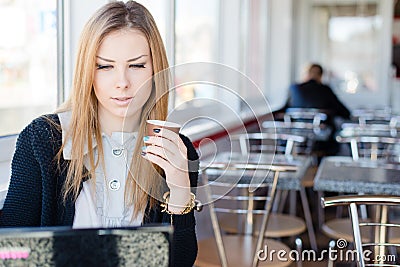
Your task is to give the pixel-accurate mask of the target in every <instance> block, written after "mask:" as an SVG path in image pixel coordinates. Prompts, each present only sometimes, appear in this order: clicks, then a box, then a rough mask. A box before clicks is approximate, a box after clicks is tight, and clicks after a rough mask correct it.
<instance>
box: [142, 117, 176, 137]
mask: <svg viewBox="0 0 400 267" xmlns="http://www.w3.org/2000/svg"><path fill="white" fill-rule="evenodd" d="M161 128H165V129H168V130H170V131H173V132H175V133H179V130H180V129H181V125H180V124H177V123H174V122H169V121H160V120H147V125H146V131H147V135H154V131H153V129H161Z"/></svg>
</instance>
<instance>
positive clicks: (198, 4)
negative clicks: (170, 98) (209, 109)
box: [175, 0, 219, 106]
mask: <svg viewBox="0 0 400 267" xmlns="http://www.w3.org/2000/svg"><path fill="white" fill-rule="evenodd" d="M218 17H219V1H216V0H203V1H196V0H177V1H176V24H175V25H176V26H175V27H176V28H175V37H176V40H175V42H176V49H175V60H176V62H175V63H176V64H183V63H188V62H218V37H217V36H218V27H219V24H218ZM180 73H181V75H184V76H185V77H179V76H178V75H177V76H176V77H175V78H176V81H175V82H176V84H177V85H179V84H180V80H182V78H184V79H185V80H188V79H189V80H190V76H191V73H190V72H189V73H184V72H180ZM196 77H198V74H196ZM216 91H217V90H214V89H213V88H210V87H209V86H204V85H201V84H190V85H186V86H178V87H177V89H176V92H175V93H176V95H175V106H180V105H181V104H183V103H185V102H187V101H190V100H191V99H193V98H195V97H204V98H214V96H215V94H216Z"/></svg>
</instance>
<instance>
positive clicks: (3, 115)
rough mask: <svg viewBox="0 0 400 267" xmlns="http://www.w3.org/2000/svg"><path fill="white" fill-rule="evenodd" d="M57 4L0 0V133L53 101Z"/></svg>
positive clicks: (17, 129)
mask: <svg viewBox="0 0 400 267" xmlns="http://www.w3.org/2000/svg"><path fill="white" fill-rule="evenodd" d="M56 4H57V1H54V0H41V1H36V0H2V1H0V35H1V36H2V37H1V38H0V135H8V134H15V133H18V132H20V131H21V130H22V128H23V127H24V126H25V125H26V124H28V123H29V122H30V121H31V120H32V119H33V118H35V117H37V116H39V115H41V114H44V113H50V112H52V111H54V109H55V107H56V105H57V26H56V16H57V15H56Z"/></svg>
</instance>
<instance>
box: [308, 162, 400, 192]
mask: <svg viewBox="0 0 400 267" xmlns="http://www.w3.org/2000/svg"><path fill="white" fill-rule="evenodd" d="M314 190H316V191H330V192H343V193H365V194H383V195H400V164H395V163H386V162H385V161H380V160H375V161H372V160H368V159H359V160H357V161H354V160H353V159H352V158H351V157H341V156H331V157H325V158H323V160H322V162H321V164H320V165H319V168H318V171H317V174H316V176H315V179H314Z"/></svg>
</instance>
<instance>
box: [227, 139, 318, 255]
mask: <svg viewBox="0 0 400 267" xmlns="http://www.w3.org/2000/svg"><path fill="white" fill-rule="evenodd" d="M231 141H232V144H234V143H235V142H238V143H239V146H240V152H241V153H242V154H243V155H247V154H251V153H260V152H261V153H273V154H284V155H285V157H287V158H289V159H291V158H294V157H296V155H297V154H296V153H295V152H296V151H297V148H298V147H299V146H302V145H304V143H305V142H306V138H305V137H303V136H298V135H292V134H285V133H249V134H237V135H232V136H231ZM288 192H289V191H288V190H277V197H276V201H275V203H274V207H273V213H272V214H271V218H270V222H271V223H270V224H269V226H268V229H267V232H265V234H266V235H267V236H269V237H277V238H280V237H289V236H291V237H298V236H299V235H300V234H301V233H303V232H304V231H305V230H307V231H308V235H309V239H310V244H311V246H312V248H313V249H315V250H316V249H317V245H316V238H315V234H314V228H313V225H312V218H311V214H310V211H309V204H308V199H307V196H306V193H305V189H304V187H301V188H300V189H299V191H294V190H292V192H291V196H290V205H289V207H290V214H284V213H282V211H283V207H284V204H285V202H286V199H287V196H288ZM296 192H299V193H300V198H301V202H302V206H303V211H304V215H305V221H304V220H303V219H301V218H299V217H296V216H295V215H294V214H295V212H296V203H297V201H296V194H295V193H296ZM255 217H256V218H255V221H256V224H257V221H258V220H259V219H258V218H257V216H255ZM226 221H227V222H228V223H225V222H223V223H222V226H223V227H224V228H226V229H232V227H231V223H229V222H231V221H232V220H229V219H228V220H226ZM299 241H301V240H299V239H297V242H299Z"/></svg>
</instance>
